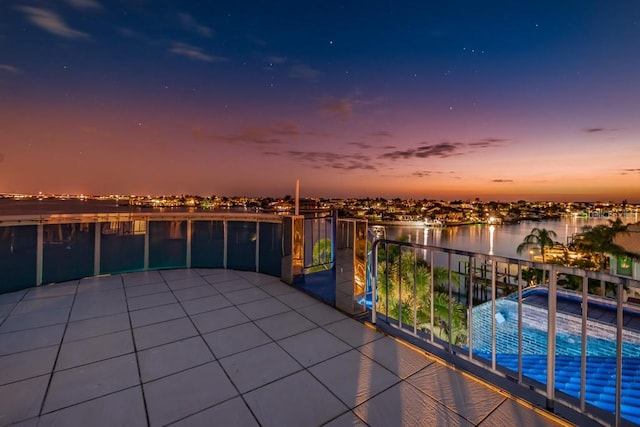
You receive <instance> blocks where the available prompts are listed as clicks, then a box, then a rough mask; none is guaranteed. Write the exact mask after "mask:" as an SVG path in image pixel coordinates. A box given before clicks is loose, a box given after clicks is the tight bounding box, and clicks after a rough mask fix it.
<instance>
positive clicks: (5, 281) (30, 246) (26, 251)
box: [0, 225, 38, 294]
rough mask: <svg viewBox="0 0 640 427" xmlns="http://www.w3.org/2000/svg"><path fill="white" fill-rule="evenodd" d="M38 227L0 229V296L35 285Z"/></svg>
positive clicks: (5, 227)
mask: <svg viewBox="0 0 640 427" xmlns="http://www.w3.org/2000/svg"><path fill="white" fill-rule="evenodd" d="M37 236H38V227H37V226H35V225H22V226H4V227H0V294H1V293H4V292H11V291H17V290H19V289H24V288H28V287H30V286H34V285H35V284H36V262H37V261H36V256H37V248H36V245H37V239H38V237H37Z"/></svg>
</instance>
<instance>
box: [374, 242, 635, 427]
mask: <svg viewBox="0 0 640 427" xmlns="http://www.w3.org/2000/svg"><path fill="white" fill-rule="evenodd" d="M380 245H385V246H387V247H388V246H390V245H395V246H397V247H398V248H399V253H400V258H399V261H398V275H399V276H400V275H401V270H402V269H403V267H402V262H401V259H402V254H403V251H402V249H403V248H413V249H414V251H418V250H420V251H428V253H429V254H430V256H429V259H430V265H431V274H430V281H429V283H430V288H431V289H430V295H431V316H429V317H430V323H431V327H430V333H429V335H428V337H429V339H428V338H427V336H426V335H421V334H418V333H417V329H416V325H417V317H416V314H415V313H416V305H415V304H416V302H415V301H416V299H415V298H416V297H417V294H416V292H417V291H416V279H415V277H416V272H415V270H414V273H413V276H414V286H413V292H414V295H413V300H414V307H413V313H414V314H413V316H412V317H413V323H414V325H413V327H411V325H408V324H407V325H406V326H404V325H403V321H402V318H403V315H402V313H403V312H402V304H405V302H403V301H402V300H401V301H399V302H398V304H399V306H400V309H399V311H398V314H397V316H398V318H399V319H397V325H396V319H393V322H390V320H391V319H390V317H389V301H388V300H387V301H386V303H384V305H385V307H386V316H385V323H387V324H389V325H390V326H391V327H392V329H393V328H397V329H401V330H404V331H405V332H412V334H411V335H413V336H414V337H417V338H421V339H423V340H425V341H428V342H430V343H432V344H433V343H434V340H433V336H434V313H433V310H434V302H433V301H434V296H433V289H434V274H433V268H434V257H433V256H434V253H436V252H438V253H442V254H447V261H446V263H447V270H448V278H449V280H448V288H449V289H448V291H449V303H448V304H449V307H448V319H449V327H448V334H447V335H448V338H449V339H448V341H449V343H448V344H449V345H448V346H447V347H442V346H440V345H438V347H439V348H442V349H443V350H446V351H448V352H449V353H450V354H455V355H456V357H461V358H463V359H466V360H469V361H471V362H473V363H475V364H476V365H479V366H484V365H483V364H481V363H479V362H478V361H475V360H474V353H473V350H472V348H473V342H472V338H473V336H472V334H473V333H474V331H473V326H472V319H473V318H472V311H471V307H472V306H473V298H472V296H473V285H474V283H473V274H472V273H471V268H472V266H471V260H472V259H476V260H479V261H484V262H486V263H487V265H489V264H491V271H490V272H489V274H490V275H491V298H490V300H489V301H487V302H491V305H492V307H491V309H492V310H491V335H492V337H491V353H492V354H491V364H490V366H491V368H490V370H491V371H492V372H494V373H498V374H499V375H505V374H502V373H501V372H499V371H497V370H496V369H497V368H496V362H497V361H496V354H497V347H496V334H497V332H496V326H497V325H496V323H497V319H496V315H497V312H496V277H497V274H496V273H497V272H496V265H497V264H498V263H504V264H508V265H514V266H517V279H516V282H517V297H518V298H517V307H518V314H517V333H518V336H517V341H518V342H517V345H518V350H517V352H518V368H517V370H518V372H517V383H518V384H523V383H524V382H523V381H524V380H523V336H522V331H523V315H522V314H523V313H522V311H523V310H522V308H523V286H522V285H523V282H522V270H523V268H535V269H541V270H544V271H547V272H548V279H549V285H548V287H547V289H548V292H547V305H546V307H547V308H546V312H547V319H546V322H547V325H548V326H547V339H546V348H547V358H546V359H547V362H546V363H547V375H546V391H545V392H544V393H543V394H544V396H545V397H546V402H547V403H546V406H547V409H549V410H551V411H553V410H554V406H555V402H561V403H563V404H565V405H567V406H569V407H571V408H573V409H575V410H577V411H579V412H582V413H585V414H587V415H588V416H589V417H591V418H593V419H596V420H599V421H602V420H601V419H600V418H599V417H600V416H599V415H596V414H595V413H593V412H592V411H590V410H589V408H588V407H587V405H586V403H587V402H586V397H585V392H586V382H587V376H586V362H587V356H586V346H587V341H586V339H587V325H588V322H592V320H590V319H589V318H588V309H589V304H584V303H582V310H581V316H580V319H579V323H580V330H581V333H582V335H581V336H582V339H581V349H580V361H581V362H580V370H579V372H577V374H579V376H580V393H579V397H576V399H577V400H578V404H577V405H576V404H575V403H573V402H572V401H570V400H567V399H566V398H564V397H561V396H560V397H559V396H558V395H557V394H556V389H555V378H556V366H555V363H556V350H555V346H556V317H557V313H556V299H557V296H559V295H571V296H576V295H578V296H580V295H581V297H582V301H591V300H596V301H598V303H599V304H600V305H601V306H607V305H608V306H609V307H611V309H612V310H613V309H615V312H616V322H615V328H616V329H615V348H616V350H615V352H616V353H615V355H616V357H615V361H616V365H615V376H616V379H615V411H614V413H613V416H614V418H615V421H614V422H615V425H620V423H621V419H622V418H621V417H622V413H621V402H622V361H623V357H622V343H623V330H624V324H623V323H624V317H623V316H624V314H625V313H626V312H627V311H629V313H634V314H636V315H640V310H638V309H637V307H636V306H634V305H629V304H628V303H625V302H624V301H623V294H624V289H625V287H629V288H638V287H640V281H638V280H634V279H631V278H628V277H621V276H615V275H612V274H609V273H608V272H602V271H591V270H582V269H579V268H575V267H565V266H562V265H557V264H548V263H542V262H535V261H526V260H521V259H515V258H509V257H503V256H496V255H488V254H481V253H476V252H469V251H465V250H459V249H450V248H443V247H438V246H432V245H423V244H419V243H412V242H400V241H396V240H390V239H384V238H374V239H373V240H372V244H371V253H372V259H371V262H372V265H371V275H372V278H371V307H372V309H371V321H372V323H373V324H376V323H377V321H378V310H377V304H378V300H377V295H378V281H379V279H380V278H379V269H378V267H379V266H378V261H379V260H378V256H379V248H380ZM405 253H406V252H405ZM414 253H416V254H417V252H414ZM426 253H427V252H425V254H426ZM386 254H387V260H386V265H387V268H386V270H385V274H386V275H389V265H388V264H389V260H388V254H389V251H388V250H387V251H386ZM416 256H417V255H416ZM452 256H460V257H467V258H468V259H469V264H468V268H469V270H468V272H467V271H466V268H465V272H464V273H463V274H465V275H466V274H468V275H469V276H468V277H469V284H468V288H467V290H466V291H467V292H469V298H468V299H467V300H468V303H469V304H470V305H471V307H470V308H469V309H468V311H469V318H468V319H467V320H468V322H469V333H468V340H469V344H468V345H469V351H468V357H467V356H465V355H466V354H467V352H456V351H454V349H453V345H452V341H453V339H452V336H451V334H452V329H453V328H452V327H451V322H452V318H451V313H452V305H453V304H452V301H453V299H452V288H453V286H451V283H452V272H453V270H452V265H451V258H452ZM425 261H426V259H425ZM382 262H385V260H382ZM416 262H417V261H416V259H415V258H414V264H415V263H416ZM443 262H444V260H443ZM416 268H417V267H416V266H414V269H416ZM511 271H512V270H511ZM395 274H396V273H395V272H394V276H395ZM559 274H566V275H573V276H579V277H582V289H581V292H580V293H577V292H572V293H570V291H567V290H563V289H558V284H557V278H558V275H559ZM388 277H390V276H388ZM405 277H407V276H405ZM510 277H512V278H513V277H514V276H510ZM589 279H592V280H599V281H604V282H608V283H611V284H614V285H616V300H615V302H614V301H611V300H610V299H606V300H605V298H600V297H597V296H595V295H590V294H589V293H588V283H589ZM385 283H386V284H387V286H389V279H387V280H385ZM401 285H402V283H399V284H398V285H397V286H398V287H399V290H398V292H402V289H401V288H402V286H401ZM514 285H515V284H514ZM386 295H387V297H386V298H387V299H388V298H389V292H386ZM400 298H401V299H402V297H400ZM607 300H608V301H607ZM609 301H610V302H609ZM380 303H383V302H382V301H381V302H380ZM394 310H395V309H394ZM392 317H394V316H392ZM612 326H613V323H612ZM475 333H479V332H478V331H475ZM443 339H444V337H443ZM612 341H613V338H612ZM475 357H477V356H475ZM485 369H486V368H485ZM535 389H536V391H539V392H541V391H542V390H537V387H536V388H535Z"/></svg>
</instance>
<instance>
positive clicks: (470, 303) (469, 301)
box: [467, 255, 473, 359]
mask: <svg viewBox="0 0 640 427" xmlns="http://www.w3.org/2000/svg"><path fill="white" fill-rule="evenodd" d="M468 259H469V265H468V269H467V271H468V272H469V289H467V294H468V296H467V305H468V306H469V309H468V311H467V312H468V313H469V314H468V315H467V317H468V323H469V325H468V326H467V330H468V334H467V335H468V336H469V358H470V359H473V270H472V269H473V266H472V265H471V260H472V259H473V258H472V257H471V255H469V258H468Z"/></svg>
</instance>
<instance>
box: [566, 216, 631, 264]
mask: <svg viewBox="0 0 640 427" xmlns="http://www.w3.org/2000/svg"><path fill="white" fill-rule="evenodd" d="M626 229H627V226H626V225H625V224H623V223H622V220H620V218H616V219H615V220H614V221H612V220H609V224H608V225H607V224H602V225H596V226H595V227H591V226H587V227H584V228H583V231H582V233H580V234H579V235H578V236H577V238H576V239H575V242H574V244H575V247H576V249H577V250H579V251H581V252H584V253H586V254H588V255H591V256H592V257H593V258H594V260H595V262H596V263H597V265H598V268H599V269H600V270H606V269H607V264H608V261H609V257H608V255H609V254H610V255H613V256H621V255H627V253H626V252H625V251H624V249H622V248H621V247H620V246H618V245H616V244H615V243H613V239H614V237H615V235H616V234H617V233H619V232H623V231H625V230H626Z"/></svg>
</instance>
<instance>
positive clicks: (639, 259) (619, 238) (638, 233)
mask: <svg viewBox="0 0 640 427" xmlns="http://www.w3.org/2000/svg"><path fill="white" fill-rule="evenodd" d="M613 243H614V244H616V245H618V246H620V247H621V248H622V249H623V250H624V251H625V252H627V253H628V254H629V255H628V256H611V257H609V258H610V264H611V274H615V275H618V276H625V277H630V278H632V279H636V280H640V223H637V224H630V225H629V226H628V227H627V230H626V231H623V232H620V233H617V234H616V236H615V237H614V238H613ZM627 294H628V296H629V297H628V299H627V300H628V301H632V302H636V303H640V289H629V290H627Z"/></svg>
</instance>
